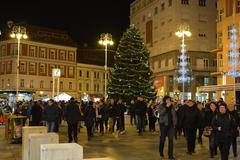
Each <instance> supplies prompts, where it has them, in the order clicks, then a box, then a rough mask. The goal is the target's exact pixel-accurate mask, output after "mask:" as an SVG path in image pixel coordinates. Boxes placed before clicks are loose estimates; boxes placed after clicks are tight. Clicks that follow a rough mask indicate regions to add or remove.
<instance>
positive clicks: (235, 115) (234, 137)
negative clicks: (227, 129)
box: [227, 103, 240, 157]
mask: <svg viewBox="0 0 240 160" xmlns="http://www.w3.org/2000/svg"><path fill="white" fill-rule="evenodd" d="M227 107H228V110H229V114H230V115H231V117H232V119H233V120H234V122H235V123H234V124H235V125H234V126H233V135H232V142H231V145H232V148H233V155H234V157H237V137H238V136H239V131H238V127H239V121H240V119H239V115H238V112H237V110H236V109H235V106H234V104H233V103H232V104H229V105H228V106H227Z"/></svg>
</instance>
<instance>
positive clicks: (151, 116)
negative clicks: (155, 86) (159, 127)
mask: <svg viewBox="0 0 240 160" xmlns="http://www.w3.org/2000/svg"><path fill="white" fill-rule="evenodd" d="M155 109H156V106H155V103H154V101H152V100H151V101H150V102H149V104H148V108H147V114H148V124H149V131H150V132H155V131H156V129H155V123H156V121H157V119H156V117H155V116H154V113H153V111H154V110H155Z"/></svg>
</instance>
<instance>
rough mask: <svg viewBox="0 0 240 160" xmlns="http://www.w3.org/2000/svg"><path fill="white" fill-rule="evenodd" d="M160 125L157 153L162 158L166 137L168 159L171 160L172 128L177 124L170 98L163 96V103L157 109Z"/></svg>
mask: <svg viewBox="0 0 240 160" xmlns="http://www.w3.org/2000/svg"><path fill="white" fill-rule="evenodd" d="M157 110H158V113H159V124H160V143H159V152H160V156H161V158H164V154H163V150H164V143H165V139H166V137H168V158H169V160H173V159H174V158H173V137H174V128H175V126H176V124H177V115H176V111H175V108H174V106H173V104H172V101H171V97H169V96H164V97H163V103H162V104H161V105H160V106H159V107H158V108H157Z"/></svg>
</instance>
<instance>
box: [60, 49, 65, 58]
mask: <svg viewBox="0 0 240 160" xmlns="http://www.w3.org/2000/svg"><path fill="white" fill-rule="evenodd" d="M64 59H65V52H64V51H60V60H64Z"/></svg>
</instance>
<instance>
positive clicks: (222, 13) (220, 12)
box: [218, 9, 224, 22]
mask: <svg viewBox="0 0 240 160" xmlns="http://www.w3.org/2000/svg"><path fill="white" fill-rule="evenodd" d="M223 17H224V10H223V9H220V10H219V11H218V21H219V22H221V21H222V20H223Z"/></svg>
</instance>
